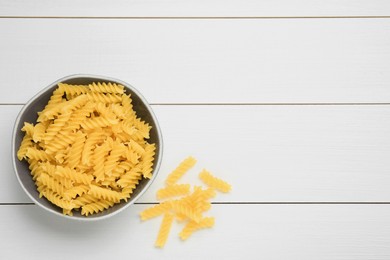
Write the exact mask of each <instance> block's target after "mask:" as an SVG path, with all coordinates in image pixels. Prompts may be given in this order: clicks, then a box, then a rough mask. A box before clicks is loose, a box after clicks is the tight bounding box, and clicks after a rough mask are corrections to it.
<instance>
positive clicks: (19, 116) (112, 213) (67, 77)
mask: <svg viewBox="0 0 390 260" xmlns="http://www.w3.org/2000/svg"><path fill="white" fill-rule="evenodd" d="M75 78H96V79H99V80H102V81H111V82H117V83H119V84H122V85H124V86H125V87H127V88H129V89H131V91H133V92H134V93H135V94H136V95H137V96H138V97H139V99H141V101H142V102H143V104H144V105H145V106H146V108H147V109H148V112H149V113H150V115H151V117H152V118H153V120H154V122H155V126H154V127H155V128H156V133H157V136H158V139H159V142H158V145H159V148H158V149H159V156H158V158H157V161H156V164H155V165H156V166H155V167H154V169H153V174H152V178H151V179H150V180H149V181H148V182H147V183H146V185H145V186H144V187H143V190H141V191H140V192H139V193H138V194H137V195H136V196H135V197H134V198H133V199H132V200H131V201H129V202H125V203H127V204H126V205H124V206H123V207H122V208H119V209H117V210H116V211H114V212H111V213H109V214H107V215H104V216H99V217H94V218H88V216H86V217H73V216H68V215H64V214H61V213H59V212H57V211H55V210H53V209H50V208H47V207H46V206H44V205H42V204H41V202H40V201H38V200H37V199H35V198H34V197H33V196H32V195H31V194H30V192H29V191H28V190H27V189H26V188H25V187H24V184H23V183H22V180H21V179H20V178H19V173H18V170H17V166H16V160H17V159H16V157H15V154H16V135H17V133H18V131H20V129H17V128H18V127H17V125H18V124H19V122H20V120H21V117H22V115H23V114H24V112H25V111H26V109H27V107H28V106H29V105H30V104H31V103H32V102H34V101H35V100H36V99H37V98H39V97H40V96H41V95H42V94H44V93H45V92H46V91H48V90H49V89H51V88H52V87H54V86H55V85H57V84H58V83H61V82H63V81H65V80H69V79H75ZM11 141H12V145H11V152H12V165H13V168H14V173H15V175H16V178H17V180H18V182H19V184H20V186H21V187H22V189H23V190H24V192H25V193H26V194H27V195H28V197H29V198H30V199H31V200H32V201H33V202H34V203H35V205H38V206H39V207H40V208H43V209H45V210H46V211H47V212H51V213H53V214H55V215H57V216H61V217H63V218H65V219H72V220H76V221H97V220H103V219H108V218H110V217H113V216H115V215H116V214H118V213H120V212H122V211H124V210H125V209H126V208H128V207H129V206H130V205H132V204H134V203H135V202H136V201H137V200H138V199H139V198H140V197H141V196H142V195H143V194H144V193H145V192H146V191H147V190H148V189H149V187H150V185H151V184H152V183H153V182H154V180H155V179H156V177H157V173H158V171H159V169H160V166H161V161H162V157H163V147H164V145H163V139H162V133H161V128H160V125H159V123H158V121H157V117H156V115H155V114H154V111H153V109H152V107H151V105H150V104H149V103H148V101H147V100H146V98H145V97H144V96H143V95H142V94H141V93H140V92H139V91H138V90H137V89H136V88H134V87H133V86H132V85H131V84H129V83H127V82H125V81H123V80H119V79H116V78H112V77H106V76H101V75H94V74H71V75H68V76H66V77H62V78H60V79H58V80H56V81H54V82H53V83H51V84H49V85H48V86H47V87H45V88H43V89H42V90H41V91H39V92H38V93H37V94H35V95H34V96H33V97H32V98H30V100H29V101H28V102H27V103H26V104H25V105H23V107H22V109H21V110H20V111H19V113H18V116H17V117H16V119H15V123H14V126H13V131H12V140H11ZM155 160H156V158H155ZM121 203H123V202H121Z"/></svg>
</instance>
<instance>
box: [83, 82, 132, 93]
mask: <svg viewBox="0 0 390 260" xmlns="http://www.w3.org/2000/svg"><path fill="white" fill-rule="evenodd" d="M88 87H89V89H90V90H91V91H93V92H99V93H111V94H123V93H124V87H123V86H122V85H119V84H115V83H111V82H109V83H105V82H98V83H92V84H89V85H88Z"/></svg>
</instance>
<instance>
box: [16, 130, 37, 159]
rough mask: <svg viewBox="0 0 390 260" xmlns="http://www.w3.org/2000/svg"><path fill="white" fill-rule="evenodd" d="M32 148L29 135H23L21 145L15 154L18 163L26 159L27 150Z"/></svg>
mask: <svg viewBox="0 0 390 260" xmlns="http://www.w3.org/2000/svg"><path fill="white" fill-rule="evenodd" d="M32 146H33V141H32V137H31V136H29V135H25V136H24V137H23V140H22V143H21V144H20V147H19V150H18V152H17V154H16V155H17V157H18V159H19V161H21V160H23V159H26V157H27V151H28V149H29V148H31V147H32Z"/></svg>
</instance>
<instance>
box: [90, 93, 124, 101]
mask: <svg viewBox="0 0 390 260" xmlns="http://www.w3.org/2000/svg"><path fill="white" fill-rule="evenodd" d="M86 95H87V97H88V99H89V100H90V101H94V102H103V103H120V102H121V101H122V99H121V97H120V96H119V95H116V94H102V93H94V92H91V93H87V94H86Z"/></svg>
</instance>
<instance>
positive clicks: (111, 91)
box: [17, 82, 156, 216]
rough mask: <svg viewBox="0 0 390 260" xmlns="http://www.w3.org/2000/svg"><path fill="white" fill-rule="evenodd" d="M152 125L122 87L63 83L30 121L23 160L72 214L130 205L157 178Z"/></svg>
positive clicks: (46, 193) (45, 192) (41, 187)
mask: <svg viewBox="0 0 390 260" xmlns="http://www.w3.org/2000/svg"><path fill="white" fill-rule="evenodd" d="M150 129H151V127H150V126H149V124H147V123H146V122H144V121H143V120H142V119H141V118H139V117H137V113H136V112H135V111H134V110H133V105H132V99H131V98H130V95H127V94H126V93H125V89H124V87H123V86H122V85H119V84H115V83H110V82H97V83H91V84H89V85H71V84H65V83H59V84H58V88H57V89H55V90H54V91H53V94H52V96H51V97H50V100H49V101H48V103H47V105H46V106H45V108H44V109H43V110H42V111H41V112H38V119H37V123H36V124H35V125H34V124H31V123H25V124H24V126H23V128H22V131H23V132H25V136H24V137H23V139H22V141H21V144H20V147H19V150H18V151H17V157H18V159H19V160H26V161H27V162H28V163H29V169H30V171H31V175H32V178H33V180H34V181H35V183H36V186H37V190H38V191H39V193H40V196H43V197H45V198H46V199H48V200H49V201H51V202H52V203H53V204H55V205H57V206H58V207H61V208H62V212H63V214H66V215H69V216H72V215H73V209H76V210H78V209H80V208H81V214H82V215H85V216H88V215H90V214H94V213H98V212H101V211H103V210H105V209H107V208H109V207H111V206H113V205H114V204H115V203H120V202H121V201H122V200H125V201H127V200H128V198H130V197H131V194H132V193H133V191H134V189H136V187H137V185H138V184H139V182H140V181H141V180H142V179H143V178H151V177H152V171H153V162H154V155H155V149H156V146H155V144H152V143H149V142H148V140H147V139H148V138H149V136H150V135H149V132H150Z"/></svg>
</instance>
